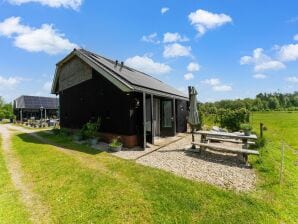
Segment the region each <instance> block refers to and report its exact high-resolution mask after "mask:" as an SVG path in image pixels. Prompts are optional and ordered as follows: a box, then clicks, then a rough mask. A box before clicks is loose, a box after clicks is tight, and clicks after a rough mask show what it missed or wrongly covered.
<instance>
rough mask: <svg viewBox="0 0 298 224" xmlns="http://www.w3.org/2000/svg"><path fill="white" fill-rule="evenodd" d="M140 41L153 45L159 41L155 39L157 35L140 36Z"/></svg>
mask: <svg viewBox="0 0 298 224" xmlns="http://www.w3.org/2000/svg"><path fill="white" fill-rule="evenodd" d="M141 40H142V41H144V42H148V43H154V44H159V43H160V41H159V40H158V39H157V33H151V34H149V35H147V36H146V35H144V36H142V39H141Z"/></svg>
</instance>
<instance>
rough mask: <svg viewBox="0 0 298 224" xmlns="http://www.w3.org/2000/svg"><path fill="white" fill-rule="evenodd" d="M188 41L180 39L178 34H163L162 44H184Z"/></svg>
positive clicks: (184, 38) (185, 38)
mask: <svg viewBox="0 0 298 224" xmlns="http://www.w3.org/2000/svg"><path fill="white" fill-rule="evenodd" d="M186 41H189V39H188V38H187V37H185V36H184V37H182V36H181V35H180V34H179V33H169V32H167V33H165V34H164V35H163V42H164V43H171V42H186Z"/></svg>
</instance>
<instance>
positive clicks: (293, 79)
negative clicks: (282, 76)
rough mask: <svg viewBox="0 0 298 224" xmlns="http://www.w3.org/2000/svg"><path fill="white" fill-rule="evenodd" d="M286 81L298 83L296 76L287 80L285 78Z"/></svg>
mask: <svg viewBox="0 0 298 224" xmlns="http://www.w3.org/2000/svg"><path fill="white" fill-rule="evenodd" d="M286 81H288V82H293V83H298V76H291V77H288V78H286Z"/></svg>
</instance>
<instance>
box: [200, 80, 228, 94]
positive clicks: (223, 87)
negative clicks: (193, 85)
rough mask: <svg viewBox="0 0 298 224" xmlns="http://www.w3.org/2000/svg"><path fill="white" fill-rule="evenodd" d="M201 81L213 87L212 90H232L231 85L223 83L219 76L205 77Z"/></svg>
mask: <svg viewBox="0 0 298 224" xmlns="http://www.w3.org/2000/svg"><path fill="white" fill-rule="evenodd" d="M201 83H203V84H206V85H209V86H211V87H212V90H214V91H216V92H228V91H231V90H232V87H231V86H230V85H224V84H221V82H220V80H219V79H217V78H211V79H205V80H203V81H201Z"/></svg>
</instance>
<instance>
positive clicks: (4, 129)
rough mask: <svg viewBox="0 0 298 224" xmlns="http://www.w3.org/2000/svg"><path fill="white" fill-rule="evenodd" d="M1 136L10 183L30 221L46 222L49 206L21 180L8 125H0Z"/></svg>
mask: <svg viewBox="0 0 298 224" xmlns="http://www.w3.org/2000/svg"><path fill="white" fill-rule="evenodd" d="M0 134H1V137H2V150H3V155H4V159H5V162H6V166H7V168H8V171H9V174H10V176H11V180H12V183H13V185H14V187H15V188H16V190H18V191H19V192H20V197H21V200H22V202H23V203H24V205H25V206H26V208H27V210H28V213H29V214H30V220H31V221H32V223H48V221H49V220H50V219H49V217H50V212H49V208H48V207H47V206H46V205H44V204H43V203H42V201H41V200H40V198H39V196H38V195H36V194H35V193H34V192H33V191H32V186H30V184H27V183H25V182H24V181H23V171H22V166H21V164H20V162H19V160H18V159H17V158H16V156H15V154H14V152H13V151H12V150H11V138H10V135H11V133H10V131H9V130H8V126H6V125H0Z"/></svg>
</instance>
